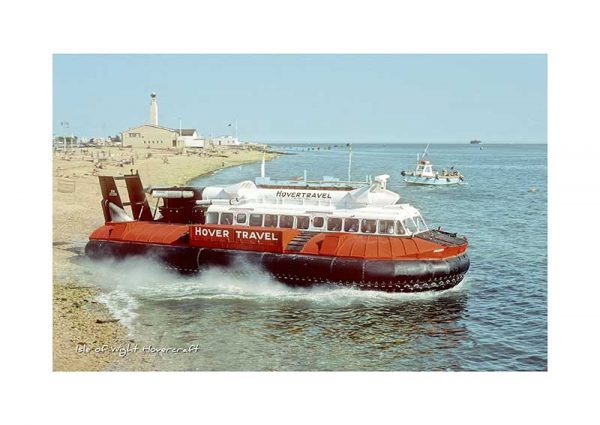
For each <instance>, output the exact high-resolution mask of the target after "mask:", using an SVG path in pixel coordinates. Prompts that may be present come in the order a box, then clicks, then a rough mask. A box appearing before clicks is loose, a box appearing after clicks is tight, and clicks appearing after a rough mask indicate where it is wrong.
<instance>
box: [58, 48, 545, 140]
mask: <svg viewBox="0 0 600 425" xmlns="http://www.w3.org/2000/svg"><path fill="white" fill-rule="evenodd" d="M546 69H547V61H546V56H545V55H522V54H521V55H370V54H369V55H201V54H198V55H54V57H53V91H54V93H53V127H54V128H53V132H54V133H55V134H62V133H63V129H62V128H61V125H60V123H61V122H63V121H67V122H69V123H70V127H71V129H72V131H73V132H74V133H75V134H76V135H79V136H84V137H94V136H107V135H114V134H117V133H119V132H121V131H123V130H125V129H127V128H130V127H133V126H136V125H139V124H144V123H146V122H147V121H148V114H149V104H150V97H149V94H150V92H152V91H154V92H156V93H157V95H158V110H159V124H160V125H164V126H167V127H174V128H178V127H179V120H180V119H181V120H182V123H183V127H184V128H196V129H197V130H198V132H199V133H200V134H202V135H213V136H214V135H221V134H231V127H228V126H227V125H228V124H229V123H233V122H234V121H235V120H236V119H237V122H238V134H239V136H240V138H241V139H242V140H252V141H259V142H261V141H262V142H277V141H281V142H353V143H360V142H374V143H377V142H379V143H424V142H427V143H465V142H467V141H469V140H471V139H474V138H476V139H481V140H483V141H484V142H486V143H502V142H521V143H546V136H547V128H546V127H547V122H546V121H547V119H546V112H547V73H546ZM69 131H70V130H69Z"/></svg>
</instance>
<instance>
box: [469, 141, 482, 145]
mask: <svg viewBox="0 0 600 425" xmlns="http://www.w3.org/2000/svg"><path fill="white" fill-rule="evenodd" d="M470 143H471V144H472V145H479V144H481V140H471V142H470Z"/></svg>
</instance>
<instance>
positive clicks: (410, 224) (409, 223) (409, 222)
mask: <svg viewBox="0 0 600 425" xmlns="http://www.w3.org/2000/svg"><path fill="white" fill-rule="evenodd" d="M402 223H403V224H404V227H405V228H406V229H407V230H408V231H409V232H410V233H415V232H416V231H417V226H416V225H415V222H414V221H413V219H412V218H405V219H404V221H403V222H402Z"/></svg>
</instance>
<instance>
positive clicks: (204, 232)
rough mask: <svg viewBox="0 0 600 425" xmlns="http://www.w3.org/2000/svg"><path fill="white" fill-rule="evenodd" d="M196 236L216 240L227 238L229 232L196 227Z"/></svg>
mask: <svg viewBox="0 0 600 425" xmlns="http://www.w3.org/2000/svg"><path fill="white" fill-rule="evenodd" d="M194 234H195V235H196V236H210V237H217V238H229V230H227V229H209V228H206V227H196V228H195V229H194Z"/></svg>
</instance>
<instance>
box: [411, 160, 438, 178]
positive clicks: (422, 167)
mask: <svg viewBox="0 0 600 425" xmlns="http://www.w3.org/2000/svg"><path fill="white" fill-rule="evenodd" d="M415 175H417V176H423V177H434V176H435V173H434V172H433V169H432V167H431V163H430V162H429V161H427V160H426V159H421V160H420V161H419V162H418V163H417V168H416V169H415Z"/></svg>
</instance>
